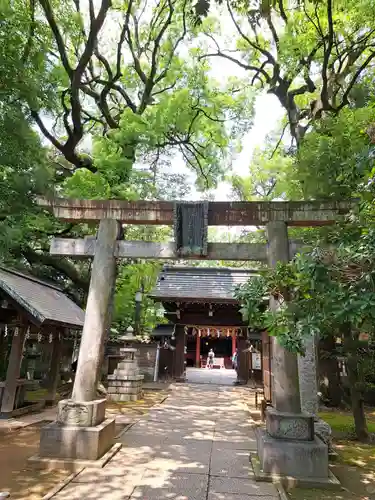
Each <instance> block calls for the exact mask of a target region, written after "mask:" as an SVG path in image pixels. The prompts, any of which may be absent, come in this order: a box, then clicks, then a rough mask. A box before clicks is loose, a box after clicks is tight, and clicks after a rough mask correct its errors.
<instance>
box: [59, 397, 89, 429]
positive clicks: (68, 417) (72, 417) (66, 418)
mask: <svg viewBox="0 0 375 500" xmlns="http://www.w3.org/2000/svg"><path fill="white" fill-rule="evenodd" d="M91 413H92V412H91V411H89V408H88V407H87V406H86V405H83V404H75V405H72V404H70V403H66V404H64V405H61V406H60V408H59V421H60V422H62V423H64V424H65V425H78V426H80V427H82V426H90V425H91V419H92V415H91Z"/></svg>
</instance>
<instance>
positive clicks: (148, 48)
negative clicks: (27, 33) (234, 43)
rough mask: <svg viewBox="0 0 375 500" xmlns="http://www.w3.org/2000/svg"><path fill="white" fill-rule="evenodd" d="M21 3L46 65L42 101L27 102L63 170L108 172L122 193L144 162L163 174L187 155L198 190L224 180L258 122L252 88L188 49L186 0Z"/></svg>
mask: <svg viewBox="0 0 375 500" xmlns="http://www.w3.org/2000/svg"><path fill="white" fill-rule="evenodd" d="M21 7H23V9H24V10H25V11H28V12H29V13H30V30H31V29H33V31H34V36H33V38H32V39H31V40H30V45H31V46H33V44H34V45H36V46H37V47H39V50H44V51H45V54H46V55H45V65H46V68H47V74H46V75H45V83H44V84H43V85H41V87H40V92H39V94H38V95H37V98H35V99H27V97H26V99H25V101H24V102H25V104H26V106H27V108H28V111H29V113H30V116H31V117H32V118H33V120H34V121H35V123H36V124H37V125H38V127H39V129H40V131H41V133H42V134H43V135H44V136H45V137H46V138H47V139H48V141H49V142H50V144H51V145H52V146H53V147H54V149H55V151H56V152H57V153H58V156H61V157H62V158H63V161H62V162H61V161H58V160H57V161H58V162H59V169H60V170H61V171H62V173H64V174H65V175H68V176H69V175H72V174H73V173H74V172H76V171H77V170H78V169H81V168H85V169H86V170H88V171H89V172H91V173H93V174H96V173H98V172H99V173H100V174H101V177H102V178H104V179H106V180H107V181H108V182H109V184H110V185H111V187H112V190H113V191H112V196H116V197H123V195H124V193H123V191H122V187H123V184H126V182H127V181H128V179H129V175H130V172H131V170H132V167H133V165H134V164H135V162H136V161H138V162H141V163H142V162H143V163H146V164H147V165H148V166H149V167H150V168H151V169H152V170H157V169H158V168H159V165H160V163H161V162H166V161H168V160H170V157H171V155H172V154H173V155H176V153H179V154H180V155H181V157H182V159H183V161H184V163H185V164H186V165H187V166H189V167H190V168H192V169H194V170H195V171H196V173H197V176H198V184H199V186H201V187H210V186H212V185H215V183H216V182H217V180H218V179H219V178H220V177H221V176H222V175H223V173H224V171H225V169H226V168H227V167H228V163H229V158H228V152H229V151H230V147H231V143H232V142H233V140H234V139H238V134H239V133H240V132H241V130H242V129H243V128H244V127H248V126H249V123H250V120H251V114H252V113H251V104H252V94H249V92H247V91H246V89H245V90H243V87H241V88H240V84H239V83H238V82H236V81H229V82H228V85H223V84H219V83H218V82H214V81H213V80H212V79H210V78H209V77H208V75H207V71H208V69H209V66H208V64H207V62H200V63H199V62H198V61H196V60H194V58H193V57H192V56H191V55H190V54H189V47H188V46H189V43H190V42H191V37H192V36H193V35H194V30H193V28H191V27H190V26H189V17H188V12H189V8H190V7H189V6H188V5H187V3H186V0H163V1H162V2H153V3H152V4H149V3H147V2H146V1H145V0H127V1H125V2H123V3H114V2H111V1H110V0H102V2H100V3H99V4H98V5H97V4H95V3H94V2H93V1H92V0H89V1H88V3H81V2H79V1H78V0H71V1H68V2H64V3H61V2H52V1H51V0H39V1H36V2H33V3H32V4H31V6H30V5H29V3H28V2H24V4H23V5H22V2H21ZM17 8H19V5H17ZM39 32H40V33H41V34H43V37H42V36H41V35H40V36H37V35H36V33H38V34H39ZM46 38H47V40H46ZM46 87H47V88H48V90H49V91H51V92H52V95H51V92H48V93H46V92H45V88H46ZM240 90H241V91H240Z"/></svg>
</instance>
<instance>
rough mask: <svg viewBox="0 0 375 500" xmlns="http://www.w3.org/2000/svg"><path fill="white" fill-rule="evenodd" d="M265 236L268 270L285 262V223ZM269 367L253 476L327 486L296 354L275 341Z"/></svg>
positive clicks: (323, 453) (322, 447)
mask: <svg viewBox="0 0 375 500" xmlns="http://www.w3.org/2000/svg"><path fill="white" fill-rule="evenodd" d="M267 232H268V255H269V264H270V266H271V267H275V266H276V264H277V262H288V260H289V243H288V230H287V225H286V223H285V222H283V221H273V222H269V223H268V225H267ZM270 306H271V308H273V309H276V308H277V307H280V305H279V304H278V303H277V302H276V300H275V299H271V304H270ZM271 367H272V371H273V381H274V388H273V394H272V399H273V401H272V403H273V408H270V409H268V410H267V412H266V430H261V429H260V430H259V431H258V436H257V440H258V456H259V460H260V466H259V467H258V469H259V470H258V471H256V474H257V475H258V478H259V479H267V478H269V477H270V476H281V477H282V476H291V477H295V478H297V480H298V479H300V480H301V479H303V480H306V481H307V482H309V481H310V482H313V484H320V483H322V484H326V483H328V482H329V469H328V447H327V445H326V444H325V443H323V441H321V440H320V439H319V438H317V437H316V436H315V434H314V418H313V417H312V416H311V415H308V414H306V413H301V403H300V394H299V380H298V360H297V354H294V353H291V352H289V351H287V350H286V349H284V348H283V347H282V346H281V345H280V343H279V341H278V340H277V339H276V338H274V339H273V345H272V363H271ZM254 468H255V469H256V465H254Z"/></svg>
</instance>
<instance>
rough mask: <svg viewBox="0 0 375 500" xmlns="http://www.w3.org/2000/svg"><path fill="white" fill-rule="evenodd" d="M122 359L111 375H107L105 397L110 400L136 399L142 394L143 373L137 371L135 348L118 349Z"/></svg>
mask: <svg viewBox="0 0 375 500" xmlns="http://www.w3.org/2000/svg"><path fill="white" fill-rule="evenodd" d="M120 352H121V355H122V356H123V359H122V360H121V361H120V362H119V363H118V365H117V368H116V369H115V371H114V372H113V375H108V391H107V399H108V400H110V401H136V400H137V399H140V398H141V395H142V382H143V378H144V377H143V375H141V374H140V373H139V368H138V363H137V358H136V354H137V352H138V350H137V349H135V348H131V347H124V348H122V349H120Z"/></svg>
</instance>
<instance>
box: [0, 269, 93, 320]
mask: <svg viewBox="0 0 375 500" xmlns="http://www.w3.org/2000/svg"><path fill="white" fill-rule="evenodd" d="M0 291H2V292H3V294H5V296H6V297H8V298H9V299H10V301H11V302H13V303H15V304H17V305H18V307H20V308H21V310H24V311H25V312H26V313H27V314H28V315H29V317H31V319H32V321H33V322H35V324H38V325H42V324H45V323H53V324H56V325H61V326H66V327H71V328H81V327H82V326H83V321H84V318H85V313H84V311H83V310H82V309H81V308H80V307H79V306H78V305H77V304H76V303H75V302H73V301H72V300H71V299H70V298H69V297H67V296H66V295H65V294H64V292H63V291H62V290H61V289H60V288H59V287H58V286H56V285H54V284H50V283H47V282H45V281H42V280H40V279H38V278H35V277H34V276H31V275H27V274H24V273H20V272H18V271H13V270H9V269H4V268H2V267H0Z"/></svg>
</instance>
